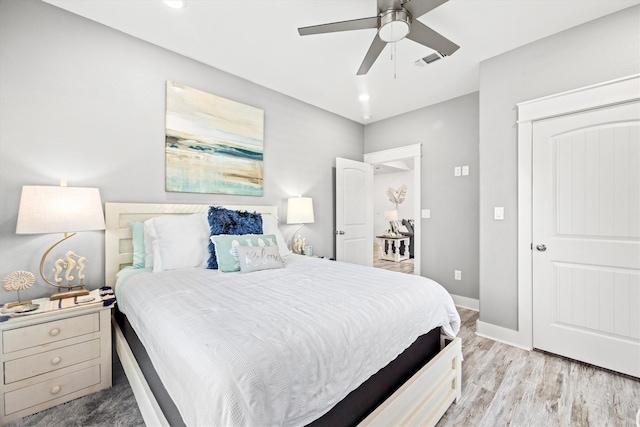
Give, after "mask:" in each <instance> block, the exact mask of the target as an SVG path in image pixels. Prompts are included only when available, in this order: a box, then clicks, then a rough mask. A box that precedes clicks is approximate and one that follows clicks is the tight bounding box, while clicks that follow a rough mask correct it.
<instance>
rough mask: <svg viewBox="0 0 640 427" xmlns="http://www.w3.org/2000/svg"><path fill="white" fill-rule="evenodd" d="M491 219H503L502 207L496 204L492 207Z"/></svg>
mask: <svg viewBox="0 0 640 427" xmlns="http://www.w3.org/2000/svg"><path fill="white" fill-rule="evenodd" d="M493 219H494V221H502V220H504V208H503V207H502V206H496V207H494V208H493Z"/></svg>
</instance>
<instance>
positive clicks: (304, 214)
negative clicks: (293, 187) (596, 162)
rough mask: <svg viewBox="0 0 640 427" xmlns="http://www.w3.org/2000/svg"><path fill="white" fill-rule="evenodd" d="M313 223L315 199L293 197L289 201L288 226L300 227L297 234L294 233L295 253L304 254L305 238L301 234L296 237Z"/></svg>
mask: <svg viewBox="0 0 640 427" xmlns="http://www.w3.org/2000/svg"><path fill="white" fill-rule="evenodd" d="M313 222H314V217H313V199H311V197H300V196H298V197H291V198H290V199H289V200H288V201H287V224H299V225H300V227H298V229H297V230H296V232H295V233H293V235H294V239H293V248H292V249H293V252H295V253H297V254H304V246H305V243H304V238H303V237H302V236H300V235H299V234H298V235H297V236H296V234H297V233H298V231H299V230H300V228H301V227H302V226H303V225H304V224H311V223H313Z"/></svg>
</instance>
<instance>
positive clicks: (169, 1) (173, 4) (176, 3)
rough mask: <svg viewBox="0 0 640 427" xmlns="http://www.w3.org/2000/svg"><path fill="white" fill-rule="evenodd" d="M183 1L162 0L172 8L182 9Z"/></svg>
mask: <svg viewBox="0 0 640 427" xmlns="http://www.w3.org/2000/svg"><path fill="white" fill-rule="evenodd" d="M185 3H186V2H185V0H164V4H166V5H167V6H169V7H172V8H174V9H182V8H183V7H184V6H185Z"/></svg>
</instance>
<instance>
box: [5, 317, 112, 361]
mask: <svg viewBox="0 0 640 427" xmlns="http://www.w3.org/2000/svg"><path fill="white" fill-rule="evenodd" d="M106 327H108V325H107V326H106ZM99 330H100V317H99V315H98V313H92V314H86V315H84V316H78V317H70V318H67V319H61V320H54V321H52V322H46V323H41V324H39V325H32V326H26V327H24V328H17V329H11V330H8V331H4V332H3V333H2V343H3V349H4V353H5V354H6V353H11V352H12V351H17V350H23V349H25V348H29V347H36V346H39V345H43V344H48V343H52V342H55V341H60V340H64V339H67V338H72V337H77V336H80V335H85V334H90V333H92V332H97V331H99Z"/></svg>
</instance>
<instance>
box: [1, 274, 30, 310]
mask: <svg viewBox="0 0 640 427" xmlns="http://www.w3.org/2000/svg"><path fill="white" fill-rule="evenodd" d="M35 282H36V276H34V275H33V273H31V272H29V271H14V272H12V273H9V274H7V275H6V276H5V278H4V279H2V287H3V288H4V290H5V291H7V292H11V291H16V292H17V293H18V302H9V303H6V304H5V305H4V306H3V307H2V310H1V312H2V314H6V313H26V312H29V311H33V310H36V309H37V308H38V304H32V302H31V300H27V301H22V299H21V298H20V291H21V290H23V289H28V288H30V287H31V285H33V284H34V283H35Z"/></svg>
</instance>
